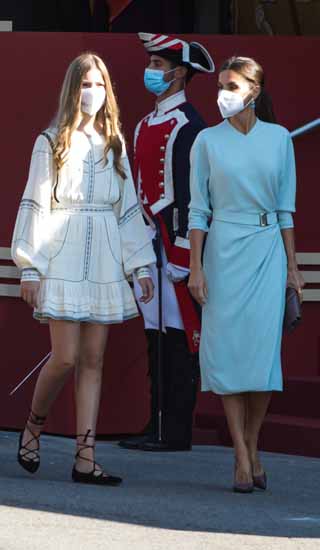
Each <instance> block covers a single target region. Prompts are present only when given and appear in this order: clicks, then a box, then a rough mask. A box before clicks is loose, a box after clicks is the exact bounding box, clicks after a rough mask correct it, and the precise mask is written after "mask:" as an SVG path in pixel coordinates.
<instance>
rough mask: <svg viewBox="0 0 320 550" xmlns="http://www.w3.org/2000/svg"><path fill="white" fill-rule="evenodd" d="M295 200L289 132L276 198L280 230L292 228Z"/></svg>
mask: <svg viewBox="0 0 320 550" xmlns="http://www.w3.org/2000/svg"><path fill="white" fill-rule="evenodd" d="M295 200H296V165H295V158H294V149H293V143H292V139H291V137H290V134H289V132H286V134H285V139H284V148H283V159H282V166H281V173H280V186H279V197H278V208H277V211H278V218H279V225H280V229H290V228H291V227H293V225H294V224H293V218H292V212H295V211H296V209H295Z"/></svg>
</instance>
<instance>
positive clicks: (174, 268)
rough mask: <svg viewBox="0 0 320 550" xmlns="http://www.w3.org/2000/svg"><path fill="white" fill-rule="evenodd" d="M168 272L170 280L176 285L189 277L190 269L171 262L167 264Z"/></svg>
mask: <svg viewBox="0 0 320 550" xmlns="http://www.w3.org/2000/svg"><path fill="white" fill-rule="evenodd" d="M166 272H167V276H168V279H169V280H170V281H172V282H174V283H177V282H179V281H183V280H184V279H185V278H186V277H188V275H189V273H190V269H188V268H187V267H182V266H178V265H175V264H171V263H170V262H169V263H168V264H167V268H166Z"/></svg>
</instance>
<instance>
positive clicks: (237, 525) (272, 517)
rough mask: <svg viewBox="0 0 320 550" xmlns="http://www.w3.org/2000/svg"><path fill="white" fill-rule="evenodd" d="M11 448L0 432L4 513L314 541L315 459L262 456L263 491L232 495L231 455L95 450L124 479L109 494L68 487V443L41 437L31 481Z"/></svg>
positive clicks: (319, 467)
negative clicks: (266, 480)
mask: <svg viewBox="0 0 320 550" xmlns="http://www.w3.org/2000/svg"><path fill="white" fill-rule="evenodd" d="M17 441H18V434H17V433H12V432H0V456H1V460H0V464H1V465H0V483H1V485H0V487H1V493H0V505H3V506H7V507H13V508H18V509H25V510H26V509H29V510H38V511H46V512H54V513H59V514H66V515H72V516H81V517H86V518H96V519H101V520H109V521H115V522H123V523H126V524H132V525H143V526H149V527H157V528H160V529H174V530H181V531H193V532H194V531H195V532H196V531H201V532H208V533H212V532H215V533H232V534H250V535H258V536H272V537H297V538H303V537H307V538H316V537H319V538H320V496H319V495H320V460H319V459H313V458H304V457H295V456H288V455H279V454H278V455H276V454H272V453H262V456H263V462H264V465H265V468H266V470H267V472H268V476H269V489H268V491H267V492H266V493H263V492H260V491H255V492H254V493H253V494H249V495H238V494H234V493H233V492H232V491H231V485H232V469H233V458H232V451H231V450H230V449H226V448H222V447H202V446H201V447H200V446H198V447H194V448H193V451H192V452H179V453H165V454H156V453H144V452H141V451H126V450H124V449H121V448H120V447H118V445H117V444H116V442H98V444H97V458H98V461H99V462H100V463H101V464H103V465H104V466H105V468H106V469H107V471H109V472H110V473H114V474H119V475H121V476H123V478H124V483H123V485H122V486H120V487H115V488H109V487H95V486H87V485H78V484H75V483H73V482H72V481H71V469H72V464H73V453H74V441H73V440H71V439H68V438H60V437H54V436H46V435H45V436H43V437H42V439H41V448H42V454H41V460H42V463H41V467H40V470H39V472H38V473H36V474H35V475H34V476H31V475H30V474H28V473H27V472H24V470H23V469H21V467H20V466H19V465H18V463H17V462H16V451H17Z"/></svg>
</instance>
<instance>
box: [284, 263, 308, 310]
mask: <svg viewBox="0 0 320 550" xmlns="http://www.w3.org/2000/svg"><path fill="white" fill-rule="evenodd" d="M287 286H291V287H292V288H295V289H296V291H297V292H298V294H299V298H300V302H302V300H303V295H302V289H303V287H304V286H305V282H304V279H303V277H302V275H301V273H300V271H299V270H298V268H297V267H295V268H292V269H288V276H287Z"/></svg>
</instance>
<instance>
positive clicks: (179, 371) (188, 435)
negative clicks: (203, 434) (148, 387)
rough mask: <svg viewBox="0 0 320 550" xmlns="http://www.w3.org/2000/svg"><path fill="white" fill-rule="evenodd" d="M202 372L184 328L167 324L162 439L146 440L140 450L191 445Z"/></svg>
mask: <svg viewBox="0 0 320 550" xmlns="http://www.w3.org/2000/svg"><path fill="white" fill-rule="evenodd" d="M199 374H200V372H199V360H198V354H191V353H190V351H189V348H188V342H187V337H186V334H185V332H184V331H182V330H178V329H173V328H168V329H167V335H166V353H165V356H164V364H163V375H164V377H163V381H164V383H163V386H164V396H163V397H164V399H163V441H162V442H161V443H159V442H158V441H156V442H145V443H144V444H143V445H142V446H141V447H140V449H141V450H144V451H154V452H161V451H187V450H190V449H191V445H192V424H193V411H194V408H195V404H196V396H197V390H198V382H199Z"/></svg>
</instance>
